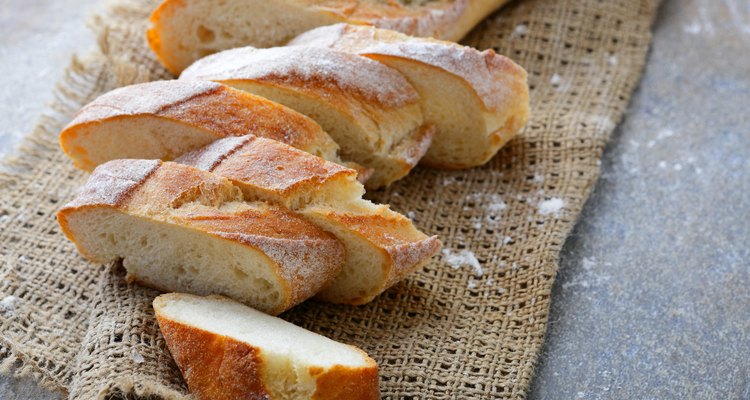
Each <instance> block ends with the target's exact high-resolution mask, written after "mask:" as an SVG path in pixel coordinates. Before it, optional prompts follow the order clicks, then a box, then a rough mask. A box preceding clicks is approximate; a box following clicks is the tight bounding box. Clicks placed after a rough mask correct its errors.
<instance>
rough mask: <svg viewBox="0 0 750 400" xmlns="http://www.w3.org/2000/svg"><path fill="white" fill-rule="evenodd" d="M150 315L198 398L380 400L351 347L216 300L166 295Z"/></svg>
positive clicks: (373, 373) (367, 363) (363, 359)
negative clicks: (154, 316)
mask: <svg viewBox="0 0 750 400" xmlns="http://www.w3.org/2000/svg"><path fill="white" fill-rule="evenodd" d="M154 311H155V313H156V320H157V321H158V323H159V328H160V329H161V332H162V335H164V339H165V341H166V343H167V347H169V351H170V353H171V354H172V357H173V358H174V360H175V362H176V364H177V366H178V367H179V368H180V371H181V372H182V376H183V378H184V379H185V382H186V383H187V385H188V388H189V390H190V392H191V394H192V395H193V396H195V397H196V398H197V399H198V400H213V399H217V400H218V399H286V400H308V399H311V400H312V399H319V400H370V399H372V400H375V399H379V398H380V389H379V385H378V366H377V364H376V363H375V361H374V360H373V359H372V358H370V357H369V356H368V355H367V353H365V352H364V351H362V350H360V349H358V348H356V347H354V346H349V345H345V344H342V343H338V342H335V341H333V340H331V339H328V338H326V337H324V336H321V335H318V334H316V333H313V332H310V331H307V330H305V329H302V328H300V327H298V326H296V325H293V324H290V323H289V322H286V321H284V320H282V319H279V318H275V317H271V316H268V315H265V314H263V313H260V312H258V311H255V310H253V309H252V308H249V307H245V306H243V305H241V304H239V303H237V302H234V301H232V300H229V299H226V298H222V297H219V296H210V297H199V296H193V295H188V294H181V293H169V294H164V295H161V296H159V297H157V298H156V299H155V300H154Z"/></svg>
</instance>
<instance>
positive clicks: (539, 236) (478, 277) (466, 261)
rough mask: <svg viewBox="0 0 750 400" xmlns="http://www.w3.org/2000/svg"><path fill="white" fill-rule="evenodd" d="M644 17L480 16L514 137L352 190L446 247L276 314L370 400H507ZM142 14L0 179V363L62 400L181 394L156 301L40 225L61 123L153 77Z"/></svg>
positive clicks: (66, 178) (633, 79)
mask: <svg viewBox="0 0 750 400" xmlns="http://www.w3.org/2000/svg"><path fill="white" fill-rule="evenodd" d="M657 3H658V0H640V1H638V0H606V1H604V0H526V1H518V2H514V3H512V4H510V5H509V6H506V7H505V8H503V9H502V10H501V11H500V12H498V13H496V14H495V15H494V16H492V17H491V18H489V19H488V20H486V21H485V22H484V23H483V24H482V25H481V26H480V27H478V28H477V29H476V30H475V31H474V32H473V33H472V34H471V35H470V36H469V37H468V38H467V39H466V41H465V42H466V43H467V44H470V45H472V46H475V47H477V48H480V49H484V48H490V47H491V48H494V49H495V50H497V51H498V52H499V53H501V54H505V55H508V56H509V57H511V58H513V59H514V60H516V61H517V62H518V63H519V64H521V65H522V66H523V67H525V68H526V70H527V71H528V72H529V83H530V85H531V88H532V92H531V93H532V95H531V105H532V117H531V120H530V121H529V123H528V126H527V127H526V128H525V129H524V131H523V132H522V134H521V135H520V136H519V137H517V138H516V139H514V140H513V141H511V142H510V144H509V145H508V146H507V147H505V148H504V149H503V150H502V151H501V152H500V154H498V156H497V157H495V158H494V159H493V160H492V161H491V162H490V163H489V164H488V165H486V166H484V167H482V168H475V169H470V170H465V171H454V172H446V171H436V170H430V169H425V168H418V169H417V170H416V171H414V172H413V173H412V174H411V175H410V176H409V177H408V178H406V179H404V180H402V181H400V182H397V183H396V184H394V185H393V186H392V187H390V188H388V189H387V190H385V191H382V192H375V193H370V194H369V196H370V197H371V198H372V199H374V200H376V201H381V202H387V203H390V204H391V205H392V206H393V208H394V209H396V210H398V211H400V212H403V213H407V214H408V215H409V216H411V217H413V219H414V220H415V221H416V224H417V225H418V226H419V228H421V229H422V230H423V231H425V232H427V233H429V234H437V235H440V237H441V239H442V240H443V241H444V244H445V249H446V251H445V252H444V253H443V254H441V256H440V257H436V258H435V259H434V260H433V262H431V263H430V264H429V265H428V266H426V267H424V268H423V269H422V270H420V271H417V272H416V273H414V274H412V275H411V276H410V277H409V278H408V279H407V280H405V281H404V282H402V283H400V284H398V285H396V286H395V287H394V288H392V289H390V290H388V291H387V292H386V293H385V294H383V295H382V296H380V297H379V298H378V299H376V300H375V301H373V302H372V303H371V304H368V305H366V306H362V307H347V306H336V305H330V304H322V303H317V302H312V301H310V302H307V303H305V304H303V305H301V306H298V307H296V308H295V309H293V310H292V311H290V312H287V313H286V314H284V315H283V317H284V318H285V319H287V320H289V321H292V322H294V323H295V324H298V325H301V326H303V327H305V328H307V329H310V330H313V331H315V332H319V333H321V334H323V335H325V336H328V337H331V338H333V339H335V340H339V341H342V342H346V343H351V344H354V345H357V346H359V347H361V348H362V349H364V350H365V351H366V352H367V353H369V354H370V355H371V356H372V357H374V358H375V360H377V362H378V364H379V365H380V378H381V389H382V393H383V396H384V397H385V398H420V399H447V398H462V399H465V398H523V397H525V393H526V391H527V388H528V386H529V382H530V380H531V377H532V373H533V369H534V363H535V361H536V359H537V356H538V354H539V350H540V347H541V346H542V341H543V339H544V333H545V329H546V321H547V313H548V310H549V304H550V290H551V288H552V281H553V279H554V276H555V272H556V269H557V258H558V254H559V251H560V249H561V246H562V244H563V241H564V240H565V237H566V235H567V233H568V232H569V231H570V229H571V228H572V226H573V224H574V222H575V221H576V218H577V216H578V214H579V212H580V210H581V207H582V205H583V203H584V201H585V200H586V198H587V196H588V194H589V192H590V190H591V188H592V185H593V183H594V181H595V180H596V177H597V175H598V173H599V159H600V156H601V153H602V149H603V147H604V145H605V143H606V141H607V139H608V137H609V135H610V134H611V132H612V130H613V128H614V127H615V124H616V123H617V122H618V121H619V120H620V118H621V116H622V113H623V111H624V110H625V108H626V106H627V104H628V99H629V97H630V94H631V92H632V91H633V89H634V87H635V86H636V84H637V82H638V79H639V77H640V74H641V70H642V68H643V65H644V61H645V58H646V54H647V51H648V46H649V43H650V25H651V23H652V20H653V18H654V15H655V13H656V8H657V5H658V4H657ZM154 5H155V2H154V1H147V0H138V1H133V0H130V1H127V2H123V0H117V1H116V2H115V3H114V4H112V8H110V9H109V10H108V12H107V13H105V14H104V15H100V16H98V17H96V18H95V19H94V21H93V24H92V25H93V26H94V28H95V30H96V31H97V33H98V34H99V38H100V40H99V44H100V47H101V54H98V55H95V56H92V57H88V58H85V59H80V58H78V59H75V60H74V61H73V63H72V65H71V66H70V68H69V69H68V70H67V75H66V78H65V79H64V81H63V82H62V83H61V85H60V87H59V90H58V91H57V100H56V101H55V102H54V104H52V106H51V108H50V112H49V113H47V114H48V115H45V116H43V117H42V119H41V121H40V124H39V126H38V127H37V128H36V130H35V131H34V132H33V133H32V134H31V135H30V136H29V138H28V139H27V140H26V141H25V143H24V145H23V147H22V148H21V150H20V152H19V153H18V154H17V157H15V158H13V159H11V160H9V161H7V162H6V163H5V166H4V168H5V171H6V172H4V173H3V174H2V175H1V176H0V261H1V262H2V265H1V266H0V295H1V296H0V299H5V301H3V302H2V303H0V305H1V306H0V362H1V364H0V366H1V368H2V370H3V371H4V372H6V373H12V374H15V375H19V376H22V375H32V376H33V377H34V378H36V379H37V380H38V381H39V382H41V384H42V385H44V386H47V387H49V388H52V389H57V390H61V391H62V392H63V393H66V394H68V395H69V396H70V398H75V399H79V398H80V399H89V398H97V397H98V398H108V397H115V398H136V397H138V396H150V397H153V398H159V397H164V398H182V397H184V396H185V393H186V389H185V385H184V384H183V382H182V380H181V378H180V376H179V373H178V371H177V369H176V367H175V366H174V364H173V362H172V360H171V357H170V356H169V353H168V351H167V349H166V347H165V344H164V340H163V338H162V337H161V335H160V333H159V331H158V327H157V325H156V323H155V320H154V317H153V311H152V309H151V305H150V304H151V300H152V299H153V297H154V296H155V295H156V294H157V293H156V292H155V291H152V290H149V289H144V288H141V287H138V286H129V285H127V284H125V283H124V282H123V279H122V272H120V270H119V269H118V268H117V266H96V265H92V264H90V263H87V262H85V261H84V260H83V259H82V258H81V257H80V256H79V255H78V254H77V253H76V251H75V248H74V247H73V245H72V244H71V243H70V242H68V241H67V240H66V239H65V238H64V237H63V235H62V234H61V233H60V230H59V228H58V226H57V223H56V221H55V212H56V211H57V209H58V208H59V207H60V206H61V205H62V204H64V203H65V202H67V201H69V200H70V199H71V198H72V197H73V196H74V195H75V192H76V190H77V188H78V187H79V186H80V185H81V184H82V183H84V182H85V180H86V177H87V175H86V174H85V173H83V172H81V171H77V170H75V169H73V167H72V166H71V162H70V161H69V160H68V159H67V158H66V157H65V156H64V155H63V154H62V152H61V151H60V149H59V147H58V144H57V134H58V132H59V130H60V129H61V127H62V126H63V125H64V124H65V123H66V122H67V121H68V120H69V119H70V116H71V115H72V114H73V113H74V112H75V111H76V110H77V109H78V108H79V107H80V106H81V105H82V104H84V103H86V102H88V101H90V100H91V99H93V98H94V97H96V96H98V95H100V94H101V93H103V92H105V91H107V90H110V89H112V88H115V87H117V86H122V85H126V84H131V83H135V82H141V81H148V80H153V79H160V78H168V77H169V75H168V74H167V73H166V72H165V71H164V70H163V69H162V68H161V67H160V66H159V65H158V64H157V63H156V62H155V61H154V58H153V56H152V55H151V53H150V51H149V50H148V48H147V46H146V44H145V39H144V27H145V25H146V22H145V21H146V18H147V16H148V13H149V11H150V10H151V9H152V8H153V7H154ZM545 201H546V202H545ZM561 206H562V207H561ZM469 252H470V253H469ZM472 254H473V255H474V256H475V257H476V259H477V260H478V262H479V268H477V265H474V266H472V264H473V263H472V258H471V255H472ZM7 296H15V297H7Z"/></svg>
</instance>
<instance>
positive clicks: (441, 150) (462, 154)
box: [290, 24, 529, 169]
mask: <svg viewBox="0 0 750 400" xmlns="http://www.w3.org/2000/svg"><path fill="white" fill-rule="evenodd" d="M290 45H301V46H309V47H320V48H330V49H335V50H339V51H347V52H351V53H356V54H360V55H363V56H366V57H369V58H371V59H373V60H376V61H379V62H381V63H383V64H385V65H387V66H389V67H391V68H393V69H395V70H397V71H398V72H400V73H401V74H402V75H403V76H404V77H406V79H407V80H409V82H410V83H411V84H412V86H414V88H415V89H416V90H417V92H419V96H420V99H421V106H422V113H423V114H424V118H425V121H426V122H427V123H430V124H434V125H435V126H436V128H437V132H436V136H435V140H434V141H433V144H432V146H431V147H430V149H429V151H428V152H427V154H426V155H425V157H424V158H423V159H422V162H423V163H425V164H427V165H430V166H434V167H441V168H451V169H456V168H469V167H475V166H478V165H481V164H484V163H485V162H487V161H488V160H489V159H490V158H492V156H494V155H495V154H496V153H497V151H498V150H499V149H500V148H501V147H502V146H503V145H504V144H505V143H507V142H508V141H509V140H510V139H511V138H513V137H514V136H515V135H516V133H518V131H519V130H520V129H521V128H522V127H523V126H524V125H525V124H526V121H527V120H528V117H529V87H528V84H527V83H526V71H524V69H523V68H521V67H520V66H518V65H517V64H515V63H514V62H513V61H511V60H510V59H508V58H506V57H503V56H501V55H499V54H496V53H495V52H494V51H492V50H485V51H481V52H480V51H478V50H476V49H473V48H471V47H466V46H461V45H458V44H456V43H451V42H444V41H439V40H435V39H425V38H415V37H410V36H407V35H404V34H401V33H399V32H395V31H391V30H385V29H377V28H373V27H367V26H358V25H347V24H337V25H332V26H326V27H321V28H317V29H315V30H312V31H310V32H307V33H304V34H302V35H300V36H299V37H297V38H296V39H294V40H293V41H292V42H291V43H290Z"/></svg>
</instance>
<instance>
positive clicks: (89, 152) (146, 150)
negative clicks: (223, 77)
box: [60, 80, 339, 171]
mask: <svg viewBox="0 0 750 400" xmlns="http://www.w3.org/2000/svg"><path fill="white" fill-rule="evenodd" d="M248 133H252V134H255V135H257V136H263V137H268V138H271V139H275V140H279V141H283V142H285V143H287V144H289V145H292V146H294V147H297V148H298V149H301V150H304V151H307V152H310V153H312V154H315V155H318V156H321V157H323V158H326V159H328V160H331V161H339V160H338V156H337V151H338V146H337V145H336V143H335V142H334V141H333V140H332V139H331V138H330V137H329V136H328V135H327V134H326V133H325V132H324V131H323V130H322V129H321V128H320V126H319V125H318V124H317V123H315V121H313V120H311V119H309V118H307V117H305V116H304V115H302V114H299V113H297V112H295V111H293V110H291V109H289V108H287V107H284V106H282V105H280V104H277V103H274V102H272V101H269V100H266V99H264V98H261V97H258V96H253V95H251V94H248V93H245V92H242V91H239V90H235V89H232V88H230V87H227V86H224V85H221V84H218V83H215V82H200V81H177V80H171V81H157V82H150V83H144V84H138V85H132V86H127V87H123V88H120V89H116V90H113V91H111V92H109V93H107V94H104V95H102V96H101V97H99V98H97V99H96V100H94V101H93V102H91V103H89V104H88V105H86V106H85V107H84V108H83V109H81V111H79V112H78V114H76V116H75V118H74V119H73V121H72V122H71V123H70V124H69V125H68V126H67V127H66V128H65V129H64V130H63V131H62V132H61V133H60V144H61V145H62V148H63V150H64V151H65V153H66V154H68V156H70V157H71V158H72V159H73V162H74V163H75V165H76V166H77V167H79V168H81V169H84V170H86V171H92V170H93V169H94V168H96V166H97V165H99V164H102V163H104V162H107V161H110V160H114V159H123V158H142V159H152V158H158V159H163V160H171V159H174V158H175V157H177V156H179V155H181V154H183V153H185V152H187V151H190V150H194V149H197V148H200V147H203V146H205V145H207V144H208V143H211V142H213V141H214V140H216V139H219V138H223V137H226V136H240V135H246V134H248Z"/></svg>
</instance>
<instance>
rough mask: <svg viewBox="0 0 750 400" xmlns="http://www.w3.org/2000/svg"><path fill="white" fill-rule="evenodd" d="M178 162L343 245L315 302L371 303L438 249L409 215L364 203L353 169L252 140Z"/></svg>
mask: <svg viewBox="0 0 750 400" xmlns="http://www.w3.org/2000/svg"><path fill="white" fill-rule="evenodd" d="M176 162H180V163H185V164H188V165H191V166H194V167H197V168H200V169H202V170H205V171H210V172H212V173H214V174H217V175H221V176H224V177H227V178H229V179H230V180H232V181H233V182H234V184H235V185H237V186H238V187H240V188H241V189H242V191H243V192H244V193H245V196H246V197H247V198H253V199H258V198H260V199H263V200H267V201H270V202H274V203H277V204H281V205H284V206H286V207H288V208H290V209H292V210H294V211H296V212H297V213H299V214H300V215H301V216H303V217H304V218H306V219H307V220H308V221H310V222H312V223H314V224H315V225H317V226H318V227H319V228H321V229H323V230H325V231H328V232H330V233H332V234H333V235H334V236H336V238H337V239H339V241H340V242H341V243H342V244H343V245H344V247H345V249H346V258H345V261H344V266H343V268H342V271H341V273H340V274H339V275H337V276H336V278H335V279H334V280H333V282H332V283H330V284H329V285H327V286H326V287H325V288H324V289H323V290H322V291H321V292H320V293H319V294H318V295H317V296H316V297H317V298H319V299H322V300H325V301H329V302H334V303H346V304H353V305H360V304H364V303H367V302H369V301H371V300H372V299H373V298H374V297H375V296H377V295H379V294H380V293H382V292H383V291H385V290H386V289H388V288H389V287H391V286H392V285H393V284H395V283H396V282H398V281H399V280H401V279H403V278H404V277H405V276H406V275H407V274H409V273H410V272H412V271H414V270H416V269H418V268H420V267H421V266H423V265H424V264H425V263H426V262H428V261H429V260H430V258H431V257H432V256H433V255H434V254H435V253H437V252H438V251H439V250H440V246H441V245H440V241H439V240H438V239H437V237H435V236H432V237H428V236H427V235H425V234H424V233H422V232H420V231H419V230H418V229H416V228H415V227H414V225H413V224H412V223H411V221H410V220H409V219H408V218H406V217H405V216H403V215H401V214H399V213H397V212H394V211H392V210H390V209H389V208H388V206H384V205H375V204H372V203H371V202H369V201H367V200H364V199H362V195H363V194H364V188H363V187H362V184H361V183H359V182H358V181H357V180H356V173H355V171H353V170H351V169H348V168H344V167H342V166H340V165H337V164H334V163H331V162H328V161H326V160H323V159H322V158H320V157H315V156H313V155H310V154H307V153H304V152H302V151H299V150H297V149H295V148H293V147H290V146H288V145H285V144H283V143H279V142H275V141H273V140H269V139H265V138H258V137H255V136H252V135H248V136H245V137H233V138H226V139H221V140H218V141H216V142H214V143H212V144H210V145H208V146H206V147H205V148H203V149H200V150H196V151H194V152H191V153H188V154H185V155H183V156H182V157H180V158H178V159H177V160H176Z"/></svg>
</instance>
